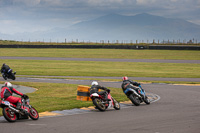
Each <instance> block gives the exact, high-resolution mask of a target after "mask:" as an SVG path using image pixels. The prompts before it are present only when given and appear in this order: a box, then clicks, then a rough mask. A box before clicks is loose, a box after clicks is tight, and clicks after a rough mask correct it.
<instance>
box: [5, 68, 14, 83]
mask: <svg viewBox="0 0 200 133" xmlns="http://www.w3.org/2000/svg"><path fill="white" fill-rule="evenodd" d="M15 74H16V72H14V73H13V72H12V69H9V70H8V72H7V73H6V72H5V73H3V74H2V77H3V78H4V79H5V80H7V79H12V80H15V79H16V77H15Z"/></svg>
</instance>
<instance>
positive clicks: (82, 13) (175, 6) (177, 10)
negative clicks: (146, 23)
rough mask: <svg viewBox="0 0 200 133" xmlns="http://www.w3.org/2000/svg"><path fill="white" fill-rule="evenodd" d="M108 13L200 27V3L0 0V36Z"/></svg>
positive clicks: (181, 0)
mask: <svg viewBox="0 0 200 133" xmlns="http://www.w3.org/2000/svg"><path fill="white" fill-rule="evenodd" d="M110 13H117V14H122V15H135V14H138V13H149V14H152V15H159V16H163V17H168V18H181V19H185V20H188V21H190V22H193V23H196V24H199V25H200V0H0V33H5V34H12V33H18V32H33V31H43V30H48V29H52V28H55V27H61V28H63V27H68V26H70V25H72V24H75V23H77V22H80V21H85V20H91V19H94V18H97V17H100V16H103V15H107V14H110Z"/></svg>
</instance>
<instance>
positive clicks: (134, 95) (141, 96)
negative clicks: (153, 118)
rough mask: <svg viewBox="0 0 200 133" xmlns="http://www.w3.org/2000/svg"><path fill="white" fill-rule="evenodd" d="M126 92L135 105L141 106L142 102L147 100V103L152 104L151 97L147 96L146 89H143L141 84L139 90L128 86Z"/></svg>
mask: <svg viewBox="0 0 200 133" xmlns="http://www.w3.org/2000/svg"><path fill="white" fill-rule="evenodd" d="M124 93H125V94H126V95H127V97H128V98H129V99H130V100H131V102H132V103H133V104H134V105H135V106H139V105H140V103H142V102H145V103H146V104H150V100H149V98H148V97H147V96H146V93H145V90H144V89H142V87H141V85H139V87H138V89H137V91H136V90H134V89H132V88H127V89H126V90H125V91H124Z"/></svg>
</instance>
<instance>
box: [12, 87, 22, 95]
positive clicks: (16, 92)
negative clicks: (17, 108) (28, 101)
mask: <svg viewBox="0 0 200 133" xmlns="http://www.w3.org/2000/svg"><path fill="white" fill-rule="evenodd" d="M12 92H14V93H15V94H17V95H20V96H23V95H24V94H23V93H21V92H19V91H17V90H16V89H15V88H12Z"/></svg>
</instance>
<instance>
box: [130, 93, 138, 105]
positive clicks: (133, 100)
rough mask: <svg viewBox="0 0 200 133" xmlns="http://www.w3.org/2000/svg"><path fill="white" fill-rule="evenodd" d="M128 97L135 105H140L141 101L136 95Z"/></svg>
mask: <svg viewBox="0 0 200 133" xmlns="http://www.w3.org/2000/svg"><path fill="white" fill-rule="evenodd" d="M128 98H129V99H130V100H131V102H132V103H133V104H134V105H135V106H139V105H140V101H139V99H136V96H133V95H129V97H128Z"/></svg>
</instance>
